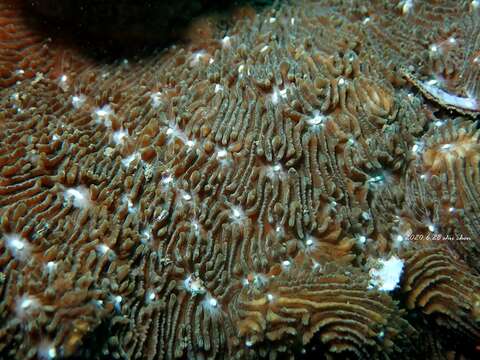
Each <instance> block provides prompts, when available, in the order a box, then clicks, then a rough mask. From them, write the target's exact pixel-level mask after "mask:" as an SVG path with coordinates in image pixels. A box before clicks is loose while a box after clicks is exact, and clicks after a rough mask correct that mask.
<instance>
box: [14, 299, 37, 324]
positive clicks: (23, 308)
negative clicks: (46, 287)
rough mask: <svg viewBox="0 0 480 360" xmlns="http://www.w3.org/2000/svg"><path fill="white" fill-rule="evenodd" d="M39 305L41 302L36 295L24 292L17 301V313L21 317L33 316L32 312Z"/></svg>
mask: <svg viewBox="0 0 480 360" xmlns="http://www.w3.org/2000/svg"><path fill="white" fill-rule="evenodd" d="M39 307H40V302H39V301H38V299H37V298H36V297H35V296H31V295H28V294H24V295H22V296H21V297H20V298H18V299H16V301H15V314H16V315H17V316H18V317H19V318H20V319H25V318H27V317H29V316H31V315H32V312H33V311H35V310H36V309H38V308H39Z"/></svg>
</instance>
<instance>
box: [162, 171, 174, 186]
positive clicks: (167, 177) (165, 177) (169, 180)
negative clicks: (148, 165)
mask: <svg viewBox="0 0 480 360" xmlns="http://www.w3.org/2000/svg"><path fill="white" fill-rule="evenodd" d="M173 182H174V179H173V177H172V175H171V174H168V173H167V174H165V175H163V177H162V184H163V185H166V186H170V185H171V184H172V183H173Z"/></svg>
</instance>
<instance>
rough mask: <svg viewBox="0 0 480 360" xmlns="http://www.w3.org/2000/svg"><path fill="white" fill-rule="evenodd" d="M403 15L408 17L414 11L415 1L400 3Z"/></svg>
mask: <svg viewBox="0 0 480 360" xmlns="http://www.w3.org/2000/svg"><path fill="white" fill-rule="evenodd" d="M400 5H401V9H402V13H403V14H404V15H407V14H409V13H410V11H412V9H413V0H403V1H401V2H400Z"/></svg>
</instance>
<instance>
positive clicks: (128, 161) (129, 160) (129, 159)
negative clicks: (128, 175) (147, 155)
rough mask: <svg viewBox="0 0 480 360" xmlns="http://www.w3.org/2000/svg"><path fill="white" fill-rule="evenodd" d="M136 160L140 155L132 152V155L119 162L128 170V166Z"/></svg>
mask: <svg viewBox="0 0 480 360" xmlns="http://www.w3.org/2000/svg"><path fill="white" fill-rule="evenodd" d="M137 159H140V153H138V152H134V153H133V154H131V155H129V156H127V157H126V158H125V159H122V160H121V163H122V165H123V166H125V167H126V168H128V167H129V166H130V164H131V163H132V162H133V161H134V160H137Z"/></svg>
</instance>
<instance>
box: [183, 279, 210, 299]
mask: <svg viewBox="0 0 480 360" xmlns="http://www.w3.org/2000/svg"><path fill="white" fill-rule="evenodd" d="M183 285H184V287H185V289H186V290H187V291H188V292H189V293H191V294H192V295H198V294H205V292H206V291H207V289H205V286H203V281H202V280H201V279H200V278H199V277H198V276H197V275H195V274H191V275H189V276H188V277H187V278H186V279H185V280H183Z"/></svg>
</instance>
